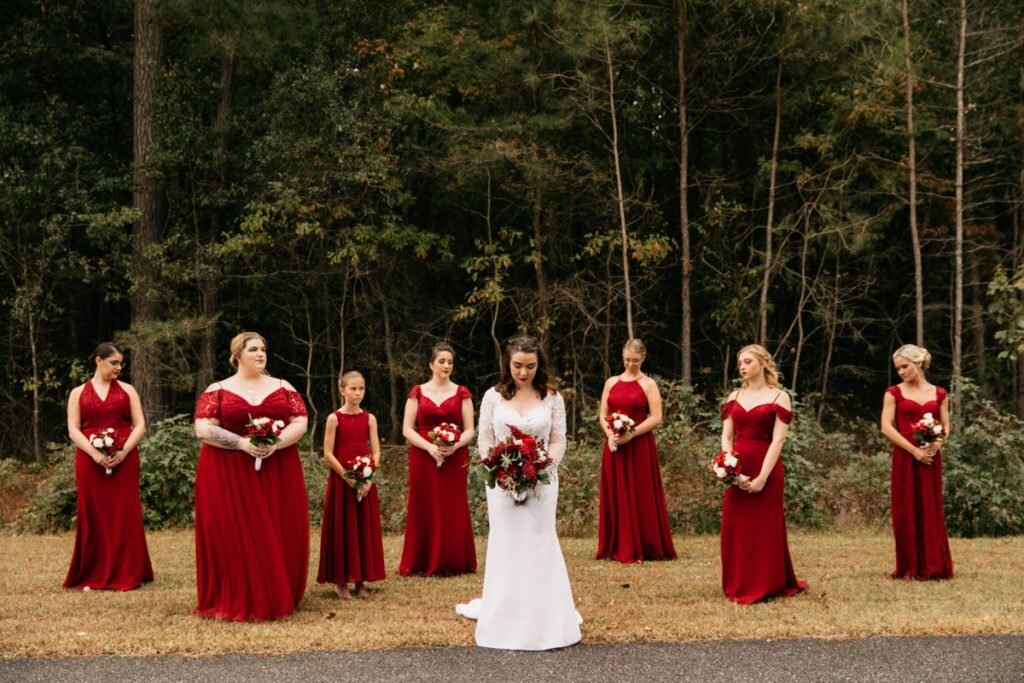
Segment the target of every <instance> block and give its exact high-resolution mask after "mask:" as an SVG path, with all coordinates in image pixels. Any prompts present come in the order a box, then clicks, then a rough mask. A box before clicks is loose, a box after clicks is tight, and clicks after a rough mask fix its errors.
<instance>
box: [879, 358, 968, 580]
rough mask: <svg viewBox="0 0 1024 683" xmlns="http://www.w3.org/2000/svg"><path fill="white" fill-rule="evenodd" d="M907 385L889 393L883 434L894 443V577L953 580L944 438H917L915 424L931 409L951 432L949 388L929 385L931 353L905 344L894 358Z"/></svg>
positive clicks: (884, 408)
mask: <svg viewBox="0 0 1024 683" xmlns="http://www.w3.org/2000/svg"><path fill="white" fill-rule="evenodd" d="M892 359H893V364H894V365H895V366H896V372H898V373H899V376H900V379H902V380H903V382H902V383H900V384H897V385H895V386H892V387H889V388H888V389H886V391H885V398H884V399H883V404H882V425H881V426H882V433H883V434H885V436H886V437H887V438H888V439H889V440H890V441H892V443H893V449H892V530H893V534H894V535H895V537H896V570H895V571H894V572H893V573H892V577H893V578H894V579H900V578H913V579H922V580H923V579H950V578H952V577H953V559H952V557H951V556H950V553H949V539H948V537H947V536H946V516H945V513H944V511H943V508H942V453H941V452H940V451H939V447H940V446H941V445H942V442H941V440H936V441H934V442H932V443H930V444H927V445H922V444H919V443H917V442H916V441H915V440H914V426H913V425H914V423H916V422H918V421H919V420H920V419H921V418H922V417H924V414H925V413H931V414H932V416H933V417H934V418H936V419H937V420H938V421H939V422H941V423H942V426H943V428H944V430H945V434H946V436H947V437H948V436H949V426H950V424H949V400H948V397H947V395H946V390H945V389H943V388H942V387H937V386H935V385H933V384H930V383H929V382H928V381H927V380H926V379H925V377H924V371H925V370H926V369H927V368H928V365H929V364H930V363H931V360H932V356H931V354H930V353H928V351H927V349H923V348H921V347H920V346H915V345H913V344H906V345H904V346H901V347H900V348H899V349H897V350H896V353H894V354H893V356H892Z"/></svg>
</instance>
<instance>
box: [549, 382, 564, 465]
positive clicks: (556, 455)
mask: <svg viewBox="0 0 1024 683" xmlns="http://www.w3.org/2000/svg"><path fill="white" fill-rule="evenodd" d="M548 401H550V403H551V438H549V439H548V455H549V456H551V458H552V459H554V461H555V464H556V465H557V464H558V463H561V462H562V456H564V455H565V446H566V441H565V432H566V428H565V401H564V400H563V399H562V395H561V394H559V393H555V394H552V395H550V396H548Z"/></svg>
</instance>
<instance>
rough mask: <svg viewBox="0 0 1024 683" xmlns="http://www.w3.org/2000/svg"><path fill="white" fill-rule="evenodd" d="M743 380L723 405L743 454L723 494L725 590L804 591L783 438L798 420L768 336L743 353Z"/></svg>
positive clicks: (746, 594)
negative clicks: (792, 542) (788, 504)
mask: <svg viewBox="0 0 1024 683" xmlns="http://www.w3.org/2000/svg"><path fill="white" fill-rule="evenodd" d="M736 359H737V363H738V365H739V369H740V376H741V377H742V378H743V384H742V386H741V387H740V389H739V390H738V391H734V392H732V394H730V395H729V400H728V401H727V402H726V404H725V406H723V407H722V450H723V451H732V452H733V453H734V454H735V455H737V456H738V457H739V459H740V468H741V475H742V476H741V479H740V482H739V483H738V484H737V485H735V486H730V487H729V488H727V489H726V490H725V495H724V496H723V498H722V591H723V592H724V593H725V595H726V597H728V598H729V599H730V600H732V601H733V602H738V603H741V604H748V603H752V602H758V601H760V600H766V599H768V598H771V597H786V596H790V595H794V594H795V593H799V592H800V591H802V590H804V589H805V588H807V584H806V583H804V582H803V581H798V580H797V578H796V574H795V572H794V571H793V562H792V560H791V559H790V557H789V541H788V539H787V536H786V513H785V509H784V507H783V495H782V494H783V489H784V488H785V482H784V473H783V469H782V459H781V457H782V444H783V442H784V441H785V440H786V432H787V430H788V429H789V423H790V422H791V421H792V420H793V413H792V412H791V404H790V399H789V394H787V393H786V392H784V391H782V389H781V388H780V387H779V379H778V371H777V370H776V369H775V361H774V360H772V357H771V354H770V353H768V350H767V349H765V348H764V347H763V346H761V345H760V344H751V345H749V346H745V347H743V348H742V349H740V352H739V353H738V354H737V356H736Z"/></svg>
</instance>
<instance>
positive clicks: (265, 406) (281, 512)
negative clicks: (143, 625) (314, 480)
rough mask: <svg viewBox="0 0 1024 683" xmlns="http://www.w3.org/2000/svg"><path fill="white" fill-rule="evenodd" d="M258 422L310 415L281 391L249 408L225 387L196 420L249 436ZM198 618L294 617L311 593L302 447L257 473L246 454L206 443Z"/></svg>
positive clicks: (201, 406)
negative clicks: (211, 420) (250, 424)
mask: <svg viewBox="0 0 1024 683" xmlns="http://www.w3.org/2000/svg"><path fill="white" fill-rule="evenodd" d="M250 415H251V416H252V417H269V418H272V419H275V420H284V421H286V422H287V420H288V418H289V417H290V416H293V415H303V416H304V415H306V408H305V405H304V404H303V402H302V398H301V397H300V396H299V395H298V394H297V393H296V392H293V391H288V390H286V389H284V388H283V387H282V388H280V389H277V390H276V391H274V392H273V393H271V394H270V395H269V396H267V397H266V398H265V399H263V401H262V402H261V403H258V404H256V405H252V404H250V403H249V402H248V401H246V400H245V399H244V398H242V397H241V396H238V395H236V394H234V393H232V392H230V391H227V390H226V389H218V390H215V391H209V392H207V393H205V394H203V395H202V396H201V397H200V399H199V403H198V404H197V406H196V414H195V416H196V418H201V417H215V418H218V419H219V420H220V424H221V426H222V427H224V428H225V429H227V430H229V431H232V432H234V433H236V434H242V433H243V432H244V431H245V424H246V422H247V421H248V419H249V416H250ZM195 492H196V500H195V507H196V528H195V531H196V589H197V594H198V600H197V606H196V610H195V612H196V614H198V615H200V616H204V617H215V618H219V619H226V620H231V621H253V620H265V619H277V618H279V617H283V616H285V615H287V614H291V613H292V612H293V611H294V610H295V607H296V605H297V604H298V603H299V601H300V600H301V599H302V596H303V593H305V590H306V577H307V571H308V568H309V508H308V503H307V499H306V483H305V480H304V479H303V476H302V464H301V462H300V461H299V451H298V448H297V447H296V446H294V445H293V446H289V447H287V448H282V449H280V450H278V451H276V452H275V453H274V454H273V455H272V456H270V457H269V458H266V459H265V460H264V461H263V464H262V465H261V469H260V471H259V472H257V471H256V469H255V467H254V462H253V458H252V457H250V456H249V455H248V454H246V453H244V452H243V451H238V450H224V449H221V448H217V447H215V446H210V445H209V444H203V447H202V450H201V451H200V453H199V463H198V465H197V466H196V485H195Z"/></svg>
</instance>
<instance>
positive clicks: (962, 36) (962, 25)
mask: <svg viewBox="0 0 1024 683" xmlns="http://www.w3.org/2000/svg"><path fill="white" fill-rule="evenodd" d="M958 36H959V38H958V40H957V53H956V181H955V188H956V197H955V211H956V250H955V255H954V260H955V264H954V266H955V271H956V279H955V283H954V285H953V302H954V303H953V382H952V384H953V387H952V388H953V397H954V399H953V403H952V407H953V409H954V412H957V411H956V408H957V407H958V403H959V400H958V399H959V392H960V378H961V376H962V374H963V317H964V139H965V137H966V135H967V123H966V120H965V115H964V53H965V51H966V44H967V0H960V16H959V31H958Z"/></svg>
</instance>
